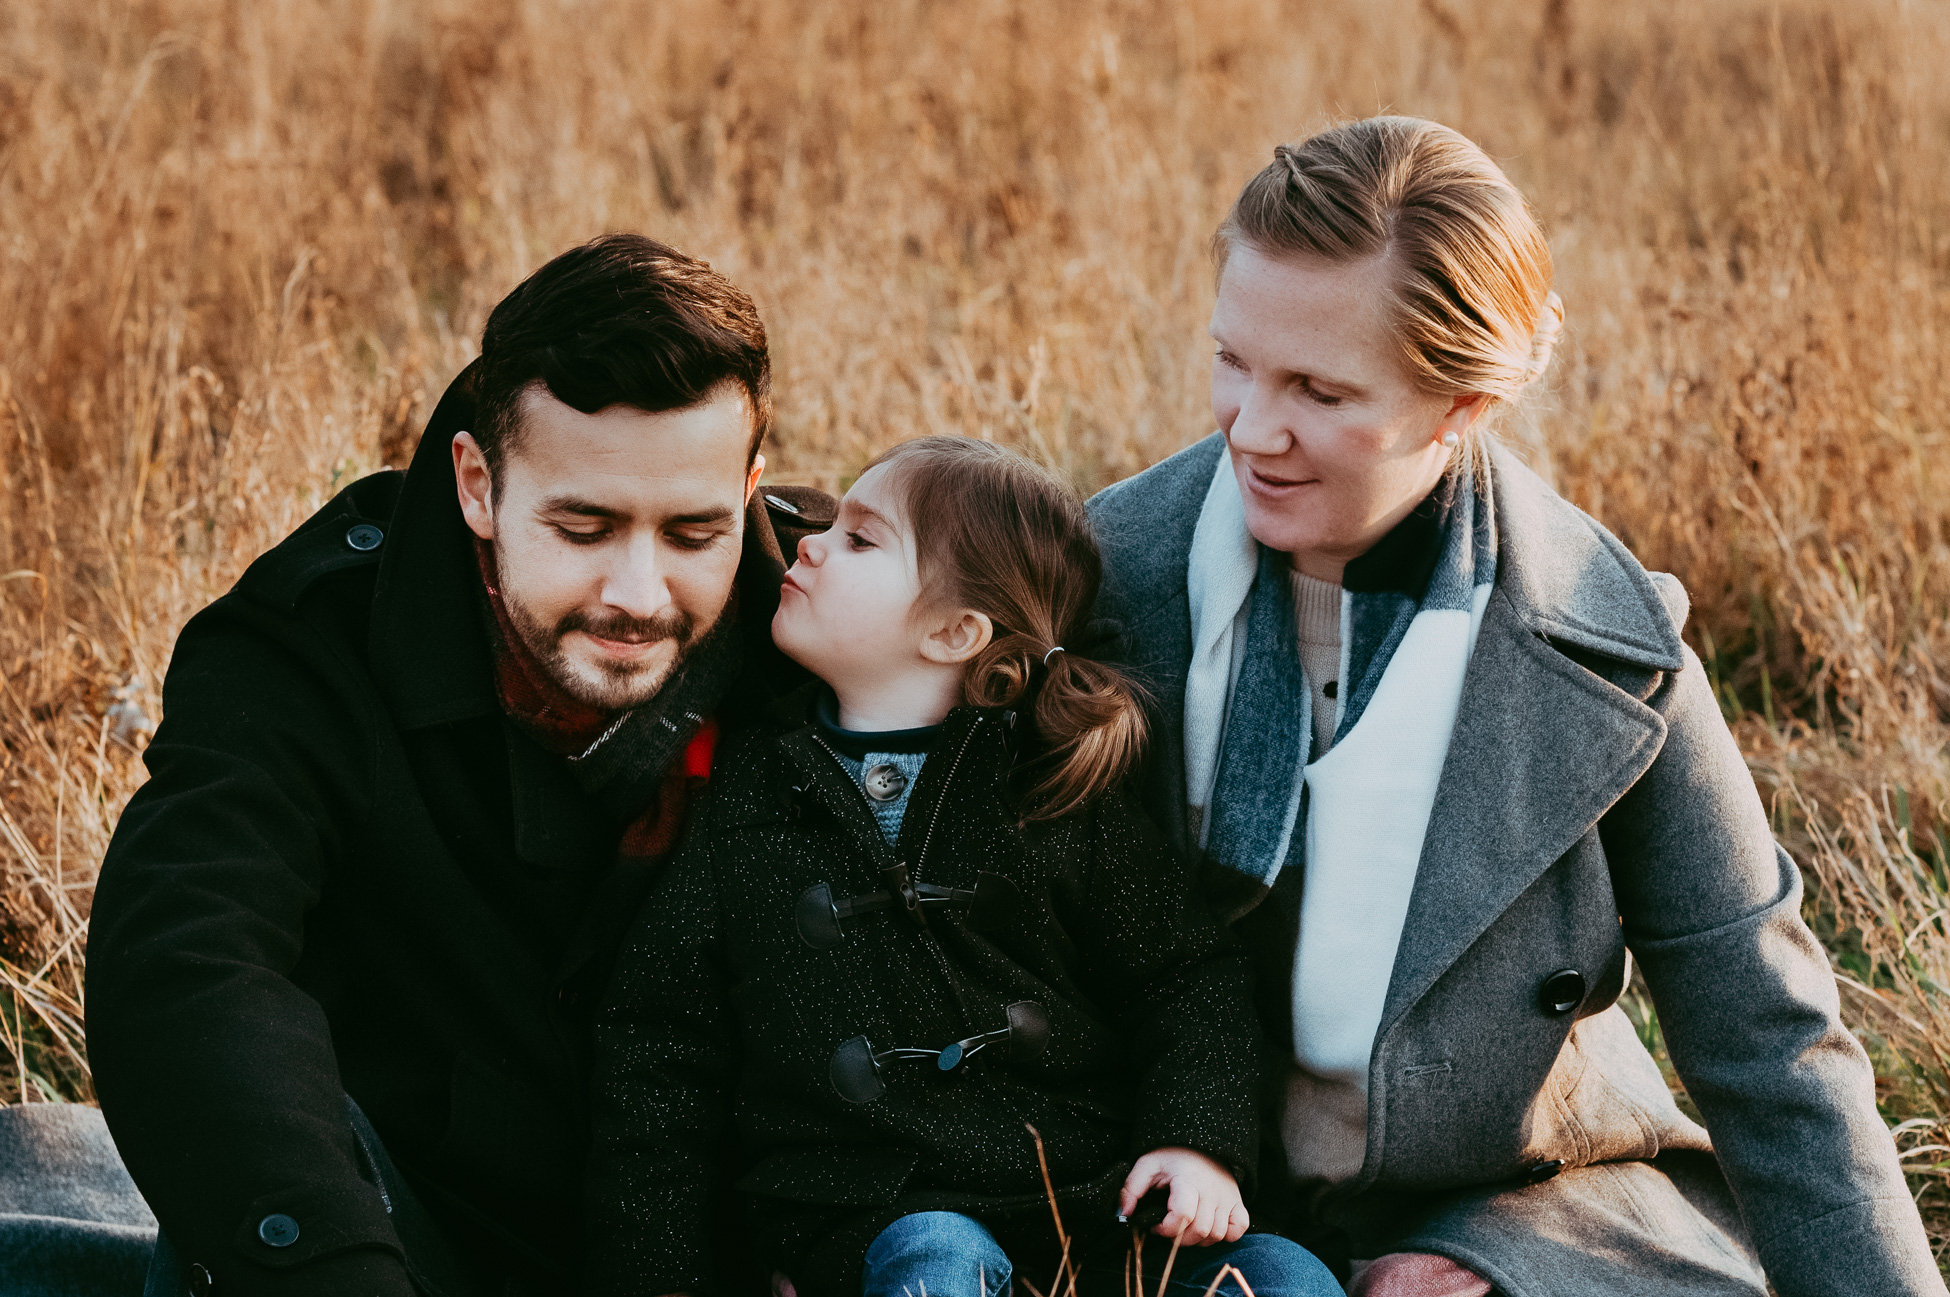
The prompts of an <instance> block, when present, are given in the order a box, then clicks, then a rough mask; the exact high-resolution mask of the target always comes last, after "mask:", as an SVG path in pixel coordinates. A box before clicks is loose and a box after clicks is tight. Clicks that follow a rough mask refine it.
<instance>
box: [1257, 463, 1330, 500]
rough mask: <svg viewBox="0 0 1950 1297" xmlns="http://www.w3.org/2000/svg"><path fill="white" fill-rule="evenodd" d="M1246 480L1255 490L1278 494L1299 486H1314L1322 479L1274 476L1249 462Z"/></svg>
mask: <svg viewBox="0 0 1950 1297" xmlns="http://www.w3.org/2000/svg"><path fill="white" fill-rule="evenodd" d="M1246 481H1247V484H1248V485H1250V486H1251V487H1252V488H1253V489H1255V490H1258V491H1265V492H1267V493H1268V494H1272V495H1277V494H1283V493H1285V492H1287V491H1291V490H1294V489H1295V488H1297V487H1302V486H1313V485H1315V484H1317V483H1318V482H1319V481H1320V479H1319V478H1317V477H1273V476H1270V475H1268V474H1266V473H1262V472H1261V471H1260V470H1259V469H1257V468H1254V467H1253V466H1252V465H1251V464H1248V465H1246Z"/></svg>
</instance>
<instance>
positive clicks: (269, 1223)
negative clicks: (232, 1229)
mask: <svg viewBox="0 0 1950 1297" xmlns="http://www.w3.org/2000/svg"><path fill="white" fill-rule="evenodd" d="M257 1236H258V1237H259V1238H261V1239H263V1240H264V1242H265V1244H266V1245H268V1246H270V1247H290V1246H291V1245H292V1244H293V1243H296V1242H297V1241H298V1222H297V1221H295V1220H293V1219H291V1217H289V1216H287V1215H285V1214H284V1213H283V1212H281V1211H275V1212H272V1213H271V1214H270V1215H269V1216H266V1217H265V1218H264V1219H263V1220H261V1221H259V1222H257Z"/></svg>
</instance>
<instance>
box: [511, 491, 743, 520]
mask: <svg viewBox="0 0 1950 1297" xmlns="http://www.w3.org/2000/svg"><path fill="white" fill-rule="evenodd" d="M539 511H540V512H542V513H567V514H574V515H576V516H577V517H582V518H607V519H610V520H611V521H614V520H616V519H620V518H627V517H629V514H627V513H626V512H624V511H623V510H621V509H612V508H610V507H609V506H608V505H606V504H596V503H594V502H593V501H590V500H585V499H583V498H582V497H581V496H575V495H552V496H549V497H548V498H547V499H545V500H543V501H542V503H541V505H540V506H539ZM737 516H738V515H737V513H736V512H735V511H734V510H732V509H729V508H727V507H725V506H723V505H719V506H718V507H716V508H714V509H696V510H693V511H691V512H690V513H680V514H677V515H676V516H675V517H671V518H666V519H665V520H664V526H666V527H712V526H718V525H721V524H724V523H728V522H731V521H732V520H733V519H735V518H736V517H737Z"/></svg>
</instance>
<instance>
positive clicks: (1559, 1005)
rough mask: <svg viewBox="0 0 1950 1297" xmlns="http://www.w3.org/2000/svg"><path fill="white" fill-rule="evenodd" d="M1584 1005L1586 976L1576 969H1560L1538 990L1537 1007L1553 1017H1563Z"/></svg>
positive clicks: (1546, 979)
mask: <svg viewBox="0 0 1950 1297" xmlns="http://www.w3.org/2000/svg"><path fill="white" fill-rule="evenodd" d="M1583 1003H1584V974H1583V973H1580V972H1579V971H1578V970H1577V969H1575V968H1560V969H1558V970H1557V971H1556V972H1555V973H1552V974H1551V975H1550V976H1549V977H1546V978H1545V979H1544V984H1543V985H1542V986H1540V987H1538V988H1537V1007H1538V1008H1540V1009H1542V1010H1543V1011H1544V1012H1545V1013H1548V1014H1550V1015H1552V1016H1553V1017H1562V1016H1563V1015H1564V1014H1567V1013H1570V1012H1571V1011H1572V1010H1574V1009H1576V1008H1577V1007H1578V1006H1579V1005H1580V1004H1583Z"/></svg>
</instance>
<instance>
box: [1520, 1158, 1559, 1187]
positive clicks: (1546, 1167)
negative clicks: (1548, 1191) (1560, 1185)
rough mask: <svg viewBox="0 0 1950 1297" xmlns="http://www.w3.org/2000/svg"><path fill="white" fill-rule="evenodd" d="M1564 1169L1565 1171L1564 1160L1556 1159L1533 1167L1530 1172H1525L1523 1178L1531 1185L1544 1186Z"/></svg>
mask: <svg viewBox="0 0 1950 1297" xmlns="http://www.w3.org/2000/svg"><path fill="white" fill-rule="evenodd" d="M1563 1169H1564V1159H1563V1158H1561V1157H1554V1158H1552V1159H1551V1160H1550V1161H1548V1162H1539V1163H1538V1164H1537V1165H1536V1166H1533V1167H1531V1168H1530V1169H1529V1170H1528V1171H1525V1172H1524V1174H1523V1178H1524V1180H1525V1181H1527V1182H1528V1183H1530V1184H1542V1183H1543V1182H1544V1181H1546V1180H1548V1179H1550V1178H1551V1177H1552V1176H1554V1175H1556V1174H1557V1173H1558V1172H1559V1171H1562V1170H1563Z"/></svg>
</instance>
